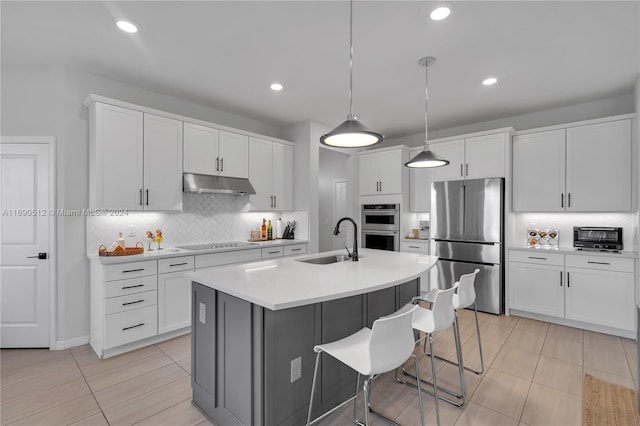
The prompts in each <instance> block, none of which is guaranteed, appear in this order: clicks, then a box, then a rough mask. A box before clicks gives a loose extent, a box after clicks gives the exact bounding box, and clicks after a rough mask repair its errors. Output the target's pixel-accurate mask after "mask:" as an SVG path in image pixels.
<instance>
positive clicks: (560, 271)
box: [560, 271, 562, 287]
mask: <svg viewBox="0 0 640 426" xmlns="http://www.w3.org/2000/svg"><path fill="white" fill-rule="evenodd" d="M560 287H562V271H560Z"/></svg>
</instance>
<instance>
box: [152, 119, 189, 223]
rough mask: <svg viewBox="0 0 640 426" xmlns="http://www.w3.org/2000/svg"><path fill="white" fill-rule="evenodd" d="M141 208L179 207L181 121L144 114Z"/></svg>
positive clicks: (180, 188) (169, 208)
mask: <svg viewBox="0 0 640 426" xmlns="http://www.w3.org/2000/svg"><path fill="white" fill-rule="evenodd" d="M143 169H144V187H145V189H144V207H143V208H144V209H145V210H179V211H181V210H182V121H178V120H174V119H171V118H166V117H160V116H158V115H153V114H147V113H145V114H144V167H143Z"/></svg>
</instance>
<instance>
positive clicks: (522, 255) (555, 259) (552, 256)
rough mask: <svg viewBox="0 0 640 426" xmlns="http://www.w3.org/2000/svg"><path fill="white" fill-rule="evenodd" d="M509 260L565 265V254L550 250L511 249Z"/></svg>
mask: <svg viewBox="0 0 640 426" xmlns="http://www.w3.org/2000/svg"><path fill="white" fill-rule="evenodd" d="M509 261H511V262H527V263H539V264H543V265H556V266H563V265H564V254H560V253H549V252H548V251H540V250H535V251H534V250H531V251H518V250H510V251H509Z"/></svg>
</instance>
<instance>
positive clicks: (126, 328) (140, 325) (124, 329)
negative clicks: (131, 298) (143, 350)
mask: <svg viewBox="0 0 640 426" xmlns="http://www.w3.org/2000/svg"><path fill="white" fill-rule="evenodd" d="M143 325H144V323H143V322H141V323H140V324H136V325H132V326H129V327H125V328H123V329H122V331H126V330H130V329H132V328H136V327H142V326H143Z"/></svg>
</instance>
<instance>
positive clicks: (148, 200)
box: [147, 189, 149, 205]
mask: <svg viewBox="0 0 640 426" xmlns="http://www.w3.org/2000/svg"><path fill="white" fill-rule="evenodd" d="M147 205H149V190H148V189H147Z"/></svg>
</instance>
